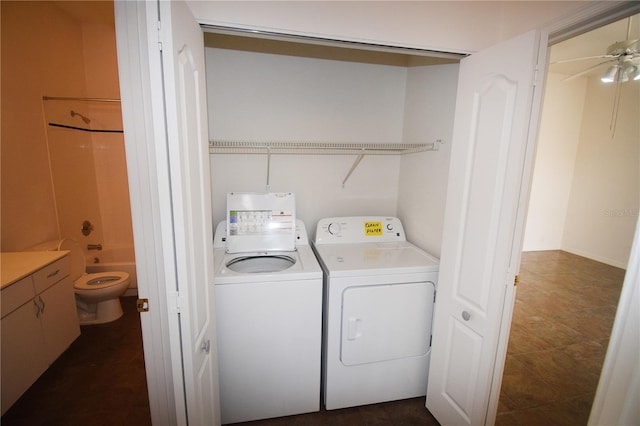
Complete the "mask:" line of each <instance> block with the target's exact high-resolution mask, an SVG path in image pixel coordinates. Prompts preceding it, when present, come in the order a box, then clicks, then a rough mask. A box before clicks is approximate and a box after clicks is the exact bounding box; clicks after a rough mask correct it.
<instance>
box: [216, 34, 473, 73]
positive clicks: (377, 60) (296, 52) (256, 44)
mask: <svg viewBox="0 0 640 426" xmlns="http://www.w3.org/2000/svg"><path fill="white" fill-rule="evenodd" d="M205 31H206V30H205ZM204 44H205V46H206V47H216V48H221V49H233V50H241V51H247V52H259V53H270V54H276V55H287V56H299V57H305V58H316V59H330V60H337V61H350V62H362V63H371V64H378V65H393V66H403V67H414V66H422V65H440V64H453V63H458V62H460V59H461V58H462V57H463V55H458V54H451V55H448V54H445V55H442V54H440V53H438V52H434V55H433V56H430V55H429V54H428V53H424V52H420V53H419V54H411V53H406V52H407V50H403V51H401V52H393V51H392V50H393V48H389V49H388V50H389V51H381V50H378V49H376V48H375V47H373V48H371V49H365V48H358V47H357V45H351V44H349V43H344V45H343V46H339V45H338V44H340V43H336V45H330V46H329V45H324V44H322V43H320V42H318V43H305V42H302V41H301V42H298V41H289V40H276V39H270V38H261V37H251V36H242V35H231V34H221V33H214V32H205V33H204ZM381 49H383V50H384V48H383V47H381ZM440 56H451V57H440Z"/></svg>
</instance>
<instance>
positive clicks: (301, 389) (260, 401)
mask: <svg viewBox="0 0 640 426" xmlns="http://www.w3.org/2000/svg"><path fill="white" fill-rule="evenodd" d="M287 197H288V198H290V199H289V200H285V198H287ZM292 203H293V198H292V197H289V196H288V195H287V194H285V195H280V194H276V195H274V194H230V195H229V197H228V200H227V206H228V210H229V211H228V212H227V218H228V219H227V221H224V222H221V223H220V224H219V225H218V227H217V229H216V233H215V236H214V285H215V300H216V302H215V306H216V327H217V337H218V365H219V371H220V402H221V418H222V423H224V424H226V423H235V422H243V421H251V420H257V419H265V418H271V417H280V416H286V415H292V414H300V413H307V412H313V411H318V410H319V409H320V371H321V366H320V358H321V344H322V269H321V268H320V266H319V264H318V261H317V260H316V258H315V256H314V254H313V251H312V249H311V247H310V246H309V240H308V238H307V233H306V230H305V227H304V223H303V222H302V221H300V220H296V219H295V213H294V210H295V207H294V205H293V204H292ZM230 217H231V219H229V218H230ZM293 223H295V226H293ZM229 224H231V225H232V228H231V229H230V228H229V227H228V225H229ZM287 235H290V238H289V237H287ZM245 237H246V238H245ZM234 239H237V240H236V241H234ZM230 240H231V241H230Z"/></svg>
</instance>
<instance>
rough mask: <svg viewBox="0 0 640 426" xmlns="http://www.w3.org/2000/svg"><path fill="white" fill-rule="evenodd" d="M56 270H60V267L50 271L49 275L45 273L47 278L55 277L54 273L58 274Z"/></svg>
mask: <svg viewBox="0 0 640 426" xmlns="http://www.w3.org/2000/svg"><path fill="white" fill-rule="evenodd" d="M58 272H60V269H56V270H55V272H52V273H50V274H49V275H47V278H51V277H55V276H56V275H58Z"/></svg>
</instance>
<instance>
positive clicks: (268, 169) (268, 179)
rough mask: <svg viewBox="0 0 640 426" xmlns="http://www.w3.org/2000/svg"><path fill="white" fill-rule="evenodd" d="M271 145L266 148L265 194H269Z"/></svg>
mask: <svg viewBox="0 0 640 426" xmlns="http://www.w3.org/2000/svg"><path fill="white" fill-rule="evenodd" d="M270 180H271V145H269V146H267V192H271V185H270Z"/></svg>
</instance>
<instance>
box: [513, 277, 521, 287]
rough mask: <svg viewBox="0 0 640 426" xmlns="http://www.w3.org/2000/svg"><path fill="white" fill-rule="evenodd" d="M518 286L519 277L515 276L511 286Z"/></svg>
mask: <svg viewBox="0 0 640 426" xmlns="http://www.w3.org/2000/svg"><path fill="white" fill-rule="evenodd" d="M518 284H520V275H516V276H515V278H514V279H513V286H514V287H518Z"/></svg>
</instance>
